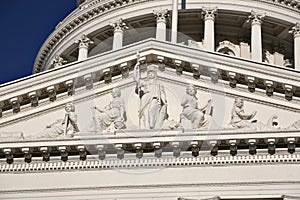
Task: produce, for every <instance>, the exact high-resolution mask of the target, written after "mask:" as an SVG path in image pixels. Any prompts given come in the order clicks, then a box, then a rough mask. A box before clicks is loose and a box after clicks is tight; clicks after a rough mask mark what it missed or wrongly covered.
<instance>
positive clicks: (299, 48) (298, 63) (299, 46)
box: [294, 33, 300, 71]
mask: <svg viewBox="0 0 300 200" xmlns="http://www.w3.org/2000/svg"><path fill="white" fill-rule="evenodd" d="M294 60H295V69H296V70H298V71H300V33H298V34H297V35H295V36H294Z"/></svg>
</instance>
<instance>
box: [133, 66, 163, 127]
mask: <svg viewBox="0 0 300 200" xmlns="http://www.w3.org/2000/svg"><path fill="white" fill-rule="evenodd" d="M134 80H135V81H136V84H137V86H136V91H135V92H136V94H138V96H139V109H138V110H139V113H138V116H139V127H140V128H146V129H159V128H162V126H163V123H164V121H165V120H166V119H167V118H168V114H167V99H166V92H165V88H164V86H163V85H162V84H160V83H159V81H158V80H157V66H156V65H149V66H148V68H147V77H146V78H144V79H141V76H140V69H139V64H137V65H136V66H135V69H134Z"/></svg>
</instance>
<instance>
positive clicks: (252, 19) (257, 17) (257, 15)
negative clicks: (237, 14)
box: [247, 10, 266, 25]
mask: <svg viewBox="0 0 300 200" xmlns="http://www.w3.org/2000/svg"><path fill="white" fill-rule="evenodd" d="M265 16H266V13H261V12H258V11H257V12H256V11H254V10H252V11H251V13H250V15H249V17H248V20H247V22H249V23H251V25H254V24H258V25H261V24H262V20H263V19H264V17H265Z"/></svg>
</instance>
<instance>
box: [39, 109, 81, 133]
mask: <svg viewBox="0 0 300 200" xmlns="http://www.w3.org/2000/svg"><path fill="white" fill-rule="evenodd" d="M65 111H66V112H65V117H64V118H62V119H58V120H56V121H55V122H54V123H51V124H49V125H47V126H46V129H44V130H43V131H42V132H40V133H39V134H37V135H36V136H35V138H58V137H62V138H63V137H73V136H74V134H75V133H76V132H79V129H78V126H77V124H76V122H77V115H76V114H75V106H74V105H73V104H71V103H67V104H66V105H65Z"/></svg>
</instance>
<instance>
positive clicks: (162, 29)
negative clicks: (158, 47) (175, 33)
mask: <svg viewBox="0 0 300 200" xmlns="http://www.w3.org/2000/svg"><path fill="white" fill-rule="evenodd" d="M166 27H167V26H166V22H165V21H162V20H160V21H158V22H157V25H156V39H157V40H161V41H166V29H167V28H166Z"/></svg>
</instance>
